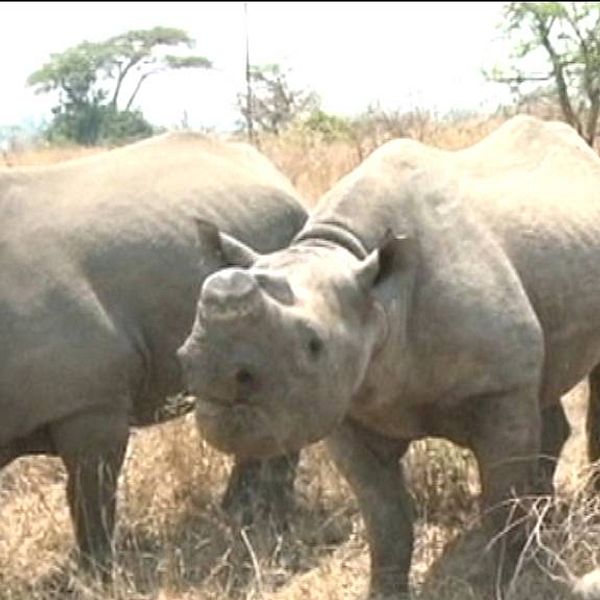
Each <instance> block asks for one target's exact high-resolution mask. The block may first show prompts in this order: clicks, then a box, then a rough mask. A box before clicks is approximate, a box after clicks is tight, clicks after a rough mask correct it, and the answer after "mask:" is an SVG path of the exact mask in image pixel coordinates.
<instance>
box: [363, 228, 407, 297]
mask: <svg viewBox="0 0 600 600" xmlns="http://www.w3.org/2000/svg"><path fill="white" fill-rule="evenodd" d="M416 257H417V249H416V242H415V240H414V239H412V238H409V237H406V236H397V235H394V234H393V233H392V232H391V230H388V231H387V233H386V235H385V237H384V238H383V240H382V242H381V244H380V246H379V248H376V249H375V250H373V251H372V252H371V253H370V254H369V255H368V256H367V257H366V258H365V259H364V260H363V261H362V263H361V264H360V266H359V268H358V270H357V272H356V278H357V280H358V282H359V284H360V285H362V286H363V287H364V289H366V290H370V289H371V288H373V287H374V286H376V285H378V284H380V283H381V282H383V281H384V280H385V279H387V278H388V277H389V276H390V275H392V274H393V273H398V272H402V271H408V270H409V269H410V268H411V267H413V266H414V265H415V264H416V260H417V259H416Z"/></svg>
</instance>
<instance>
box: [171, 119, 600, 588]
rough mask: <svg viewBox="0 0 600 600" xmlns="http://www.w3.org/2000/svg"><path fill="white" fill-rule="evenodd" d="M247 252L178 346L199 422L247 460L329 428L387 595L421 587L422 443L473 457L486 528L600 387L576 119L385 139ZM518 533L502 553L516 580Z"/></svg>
mask: <svg viewBox="0 0 600 600" xmlns="http://www.w3.org/2000/svg"><path fill="white" fill-rule="evenodd" d="M217 246H220V247H222V248H223V249H224V251H225V252H228V248H232V240H231V239H230V238H229V237H228V236H223V235H221V236H220V238H219V240H218V241H217ZM236 253H237V254H238V256H240V255H241V252H240V251H239V248H237V249H236ZM241 264H242V266H240V267H238V268H235V267H231V268H228V269H224V270H222V271H220V272H218V273H216V274H213V275H212V276H211V277H209V278H208V279H207V280H206V281H205V283H204V286H203V288H202V291H201V295H200V298H199V303H198V312H197V315H196V320H195V323H194V327H193V330H192V332H191V334H190V336H189V337H188V339H187V341H186V343H185V345H184V346H183V347H182V348H181V349H180V351H179V356H180V359H181V361H182V364H183V366H184V370H185V374H186V379H187V381H188V388H189V389H190V390H191V391H193V392H194V393H195V394H196V395H197V396H201V397H202V400H200V401H199V402H198V404H197V409H196V417H197V422H198V425H199V427H200V429H201V431H202V432H203V434H204V435H206V437H207V439H208V440H209V441H210V442H211V443H212V444H214V445H215V446H217V447H218V448H221V449H222V450H225V451H227V452H233V453H236V454H238V455H243V456H248V457H263V456H271V455H273V454H275V453H278V452H281V451H283V450H290V449H298V448H301V447H303V446H305V445H307V444H309V443H311V442H314V441H316V440H320V439H322V438H325V437H328V445H329V447H330V449H331V452H332V454H333V456H334V458H335V460H336V462H337V465H338V467H339V468H340V469H341V471H342V472H343V473H344V475H345V476H346V478H347V479H348V481H349V483H350V484H351V486H352V488H353V489H354V492H355V493H356V495H357V497H358V500H359V503H360V506H361V510H362V514H363V516H364V519H365V522H366V527H367V531H368V535H369V540H370V553H371V593H372V595H373V596H377V595H384V596H387V595H389V596H393V597H395V596H396V595H400V594H402V593H403V592H406V590H407V578H408V571H409V566H410V559H411V552H412V539H413V531H412V522H411V519H412V517H411V508H410V502H409V498H408V494H407V492H406V489H405V485H404V481H403V476H402V473H401V470H400V469H399V465H398V461H399V459H400V458H401V457H402V455H403V454H404V452H405V451H406V449H407V446H408V444H409V443H410V442H411V441H412V440H417V439H420V438H423V437H426V436H438V437H442V438H446V439H448V440H451V441H452V442H455V443H457V444H460V445H462V446H465V447H468V448H470V449H472V450H473V452H474V454H475V456H476V459H477V461H478V465H479V469H480V475H481V480H482V489H483V495H482V503H483V508H484V509H485V511H486V523H487V524H488V526H489V527H490V533H492V532H497V531H499V530H501V529H503V527H504V525H505V523H506V521H507V518H508V513H507V510H506V508H501V507H500V508H499V507H498V506H497V505H498V504H499V503H501V502H502V501H504V500H506V499H508V498H510V497H511V494H512V492H513V491H514V492H516V493H517V494H524V493H538V492H547V491H549V490H550V488H551V481H552V475H553V471H554V466H555V461H554V460H552V459H553V458H555V457H557V456H558V454H559V452H560V449H561V447H562V444H563V442H564V441H565V439H566V437H567V435H568V426H567V423H566V420H565V417H564V414H563V412H562V408H561V406H560V403H559V399H560V396H561V395H562V394H564V393H565V392H567V391H568V390H570V389H571V388H572V387H573V386H574V385H575V384H577V383H578V382H579V381H580V380H581V379H582V378H584V377H585V376H586V375H589V374H591V375H592V384H593V385H592V393H593V395H594V397H595V396H597V394H598V383H597V382H598V376H597V370H596V371H595V369H596V368H597V365H598V364H599V363H600V160H599V159H598V157H597V156H596V155H595V154H594V152H593V151H592V150H590V149H589V148H588V147H587V146H586V145H585V143H584V142H583V141H582V140H581V138H580V137H579V136H578V135H577V134H576V133H575V131H573V130H572V129H571V128H569V127H568V126H566V125H564V124H561V123H548V122H546V123H545V122H542V121H539V120H536V119H533V118H530V117H525V116H519V117H515V118H513V119H512V120H509V121H508V122H507V123H505V124H504V125H502V126H501V127H500V128H499V129H498V130H497V131H495V132H494V133H492V134H491V135H490V136H489V137H487V138H486V139H484V140H483V141H481V142H480V143H478V144H476V145H474V146H472V147H470V148H467V149H464V150H460V151H454V152H450V151H442V150H438V149H433V148H428V147H426V146H424V145H422V144H420V143H418V142H415V141H410V140H396V141H392V142H389V143H388V144H386V145H384V146H383V147H381V148H379V149H378V150H376V151H375V152H373V154H372V155H371V156H369V157H368V158H367V159H366V160H365V161H364V163H363V164H362V165H361V166H359V167H358V168H357V169H356V170H354V171H353V172H352V173H350V174H349V175H347V176H346V177H344V178H343V179H342V180H340V181H339V182H338V184H337V185H335V186H334V187H333V188H332V189H331V190H330V191H329V192H328V193H327V194H326V195H325V196H324V197H323V198H322V199H321V201H320V202H319V204H318V205H317V207H316V208H315V210H314V211H313V212H312V214H311V216H310V217H309V220H308V222H307V224H306V225H305V227H304V228H303V230H302V232H301V233H300V234H299V235H298V236H297V237H296V238H295V240H294V242H293V243H292V244H291V245H290V246H289V247H288V248H286V249H283V250H280V251H277V252H275V253H271V254H268V255H265V254H256V255H254V256H252V252H251V251H250V250H249V249H247V251H246V258H245V259H244V260H243V261H241ZM236 377H237V385H236V384H235V383H234V382H235V378H236ZM597 405H598V403H597V402H596V401H595V402H592V403H591V406H592V411H597ZM590 416H591V417H592V418H591V419H590V423H591V425H590V431H591V433H593V434H594V435H595V434H597V418H595V416H594V414H593V413H592V414H591V415H590ZM540 453H543V454H544V455H546V457H547V458H548V460H542V459H540V458H539V455H540ZM590 453H591V458H592V459H595V458H598V451H597V441H596V440H595V438H594V439H592V440H591V443H590ZM492 508H493V510H492ZM488 510H489V513H488V512H487V511H488ZM519 515H520V513H519V511H518V510H517V511H516V512H515V514H514V515H513V517H514V518H518V517H519ZM522 535H523V528H515V529H514V530H513V532H512V535H506V536H504V537H503V538H502V539H503V543H502V544H497V545H496V546H495V547H496V548H498V547H500V549H499V550H498V552H504V553H505V554H504V555H499V556H498V557H497V558H498V561H497V564H498V566H499V567H505V568H504V569H500V568H499V573H498V576H499V577H502V578H503V581H504V582H506V580H507V577H508V576H509V575H510V574H511V572H512V567H513V566H514V560H515V558H516V556H517V554H518V552H519V550H520V549H521V548H522V542H523V537H522Z"/></svg>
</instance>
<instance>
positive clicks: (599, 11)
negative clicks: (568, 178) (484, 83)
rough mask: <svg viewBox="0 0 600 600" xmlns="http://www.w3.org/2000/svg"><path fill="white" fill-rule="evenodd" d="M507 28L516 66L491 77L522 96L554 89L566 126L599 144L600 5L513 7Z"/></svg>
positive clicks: (496, 71) (509, 6)
mask: <svg viewBox="0 0 600 600" xmlns="http://www.w3.org/2000/svg"><path fill="white" fill-rule="evenodd" d="M503 29H504V33H505V34H506V35H507V37H508V39H509V40H511V42H512V43H513V44H514V54H513V56H512V57H511V63H512V64H510V66H509V67H508V68H504V69H499V68H496V69H494V70H493V71H492V72H491V73H490V74H488V77H489V78H490V79H493V80H495V81H500V82H504V83H508V84H510V85H511V86H514V88H516V89H517V90H518V91H520V90H521V86H523V85H524V84H528V83H529V84H531V82H539V83H540V85H543V84H544V83H545V84H546V85H548V84H550V85H551V86H552V89H553V90H554V92H555V94H556V96H557V98H558V103H559V106H560V109H561V112H562V115H563V117H564V119H565V121H567V123H569V124H570V125H572V126H573V127H574V128H575V129H576V130H577V131H578V132H579V134H580V135H581V136H582V137H583V138H584V139H585V141H586V142H587V143H588V144H589V145H590V146H591V145H593V143H594V140H595V138H596V135H597V129H598V117H599V115H600V2H568V3H566V2H510V3H508V4H507V5H506V8H505V12H504V20H503ZM535 61H537V63H535ZM534 64H536V65H537V64H539V65H540V67H541V69H537V68H532V66H533V65H534Z"/></svg>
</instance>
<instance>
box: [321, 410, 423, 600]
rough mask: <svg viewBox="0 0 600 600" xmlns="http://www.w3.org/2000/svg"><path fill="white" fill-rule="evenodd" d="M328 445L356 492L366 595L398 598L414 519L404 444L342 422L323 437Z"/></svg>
mask: <svg viewBox="0 0 600 600" xmlns="http://www.w3.org/2000/svg"><path fill="white" fill-rule="evenodd" d="M327 447H328V449H329V451H330V453H331V456H332V457H333V459H334V461H335V464H336V466H337V467H338V468H339V469H340V472H341V473H342V474H343V476H344V477H345V478H346V480H347V481H348V483H349V484H350V486H351V487H352V490H353V491H354V493H355V494H356V497H357V500H358V503H359V506H360V510H361V514H362V517H363V519H364V522H365V526H366V530H367V536H368V540H369V551H370V558H371V582H370V591H369V597H370V598H400V597H403V596H404V594H407V593H408V573H409V569H410V562H411V558H412V550H413V520H414V514H413V504H412V498H411V497H410V495H409V493H408V491H407V489H406V486H405V483H404V477H403V473H402V466H401V464H400V458H401V457H402V455H403V454H404V453H405V452H406V449H407V447H408V442H406V441H398V440H390V439H388V438H385V437H382V436H380V435H378V434H376V433H374V432H370V431H367V430H366V429H364V428H363V427H361V426H360V425H358V424H356V423H353V422H350V421H346V422H345V423H343V424H342V425H341V426H340V427H339V428H338V429H337V430H336V431H335V432H334V433H333V434H332V435H331V436H330V437H328V438H327Z"/></svg>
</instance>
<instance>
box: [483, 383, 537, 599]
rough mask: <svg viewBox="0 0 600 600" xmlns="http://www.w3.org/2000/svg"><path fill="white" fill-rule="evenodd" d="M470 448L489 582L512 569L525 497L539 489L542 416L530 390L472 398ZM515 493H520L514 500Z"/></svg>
mask: <svg viewBox="0 0 600 600" xmlns="http://www.w3.org/2000/svg"><path fill="white" fill-rule="evenodd" d="M477 402H478V403H479V410H478V414H477V416H476V425H477V426H476V427H475V428H474V439H473V451H474V454H475V457H476V459H477V462H478V465H479V472H480V478H481V487H482V508H483V518H484V523H485V524H486V526H487V528H488V529H489V531H490V534H492V535H494V536H498V537H497V539H495V544H494V546H493V547H494V552H496V560H495V564H496V565H497V572H496V583H495V585H496V586H497V587H498V588H499V589H501V588H504V587H505V586H506V585H507V584H508V583H510V580H511V578H512V576H513V575H514V573H515V567H516V566H517V561H518V559H519V556H520V554H521V551H522V549H523V546H524V543H525V541H526V532H527V526H526V524H527V523H528V520H527V518H526V515H527V513H528V506H527V500H526V498H529V499H531V494H532V493H535V492H536V491H537V490H538V489H539V482H538V481H537V478H538V474H539V456H540V449H541V435H542V433H541V429H542V427H541V421H542V417H541V414H540V410H539V405H538V393H537V390H536V389H524V390H521V391H515V392H514V393H512V394H506V395H498V396H491V397H488V398H484V399H478V400H477ZM515 498H520V499H521V500H519V501H518V502H516V501H515Z"/></svg>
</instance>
